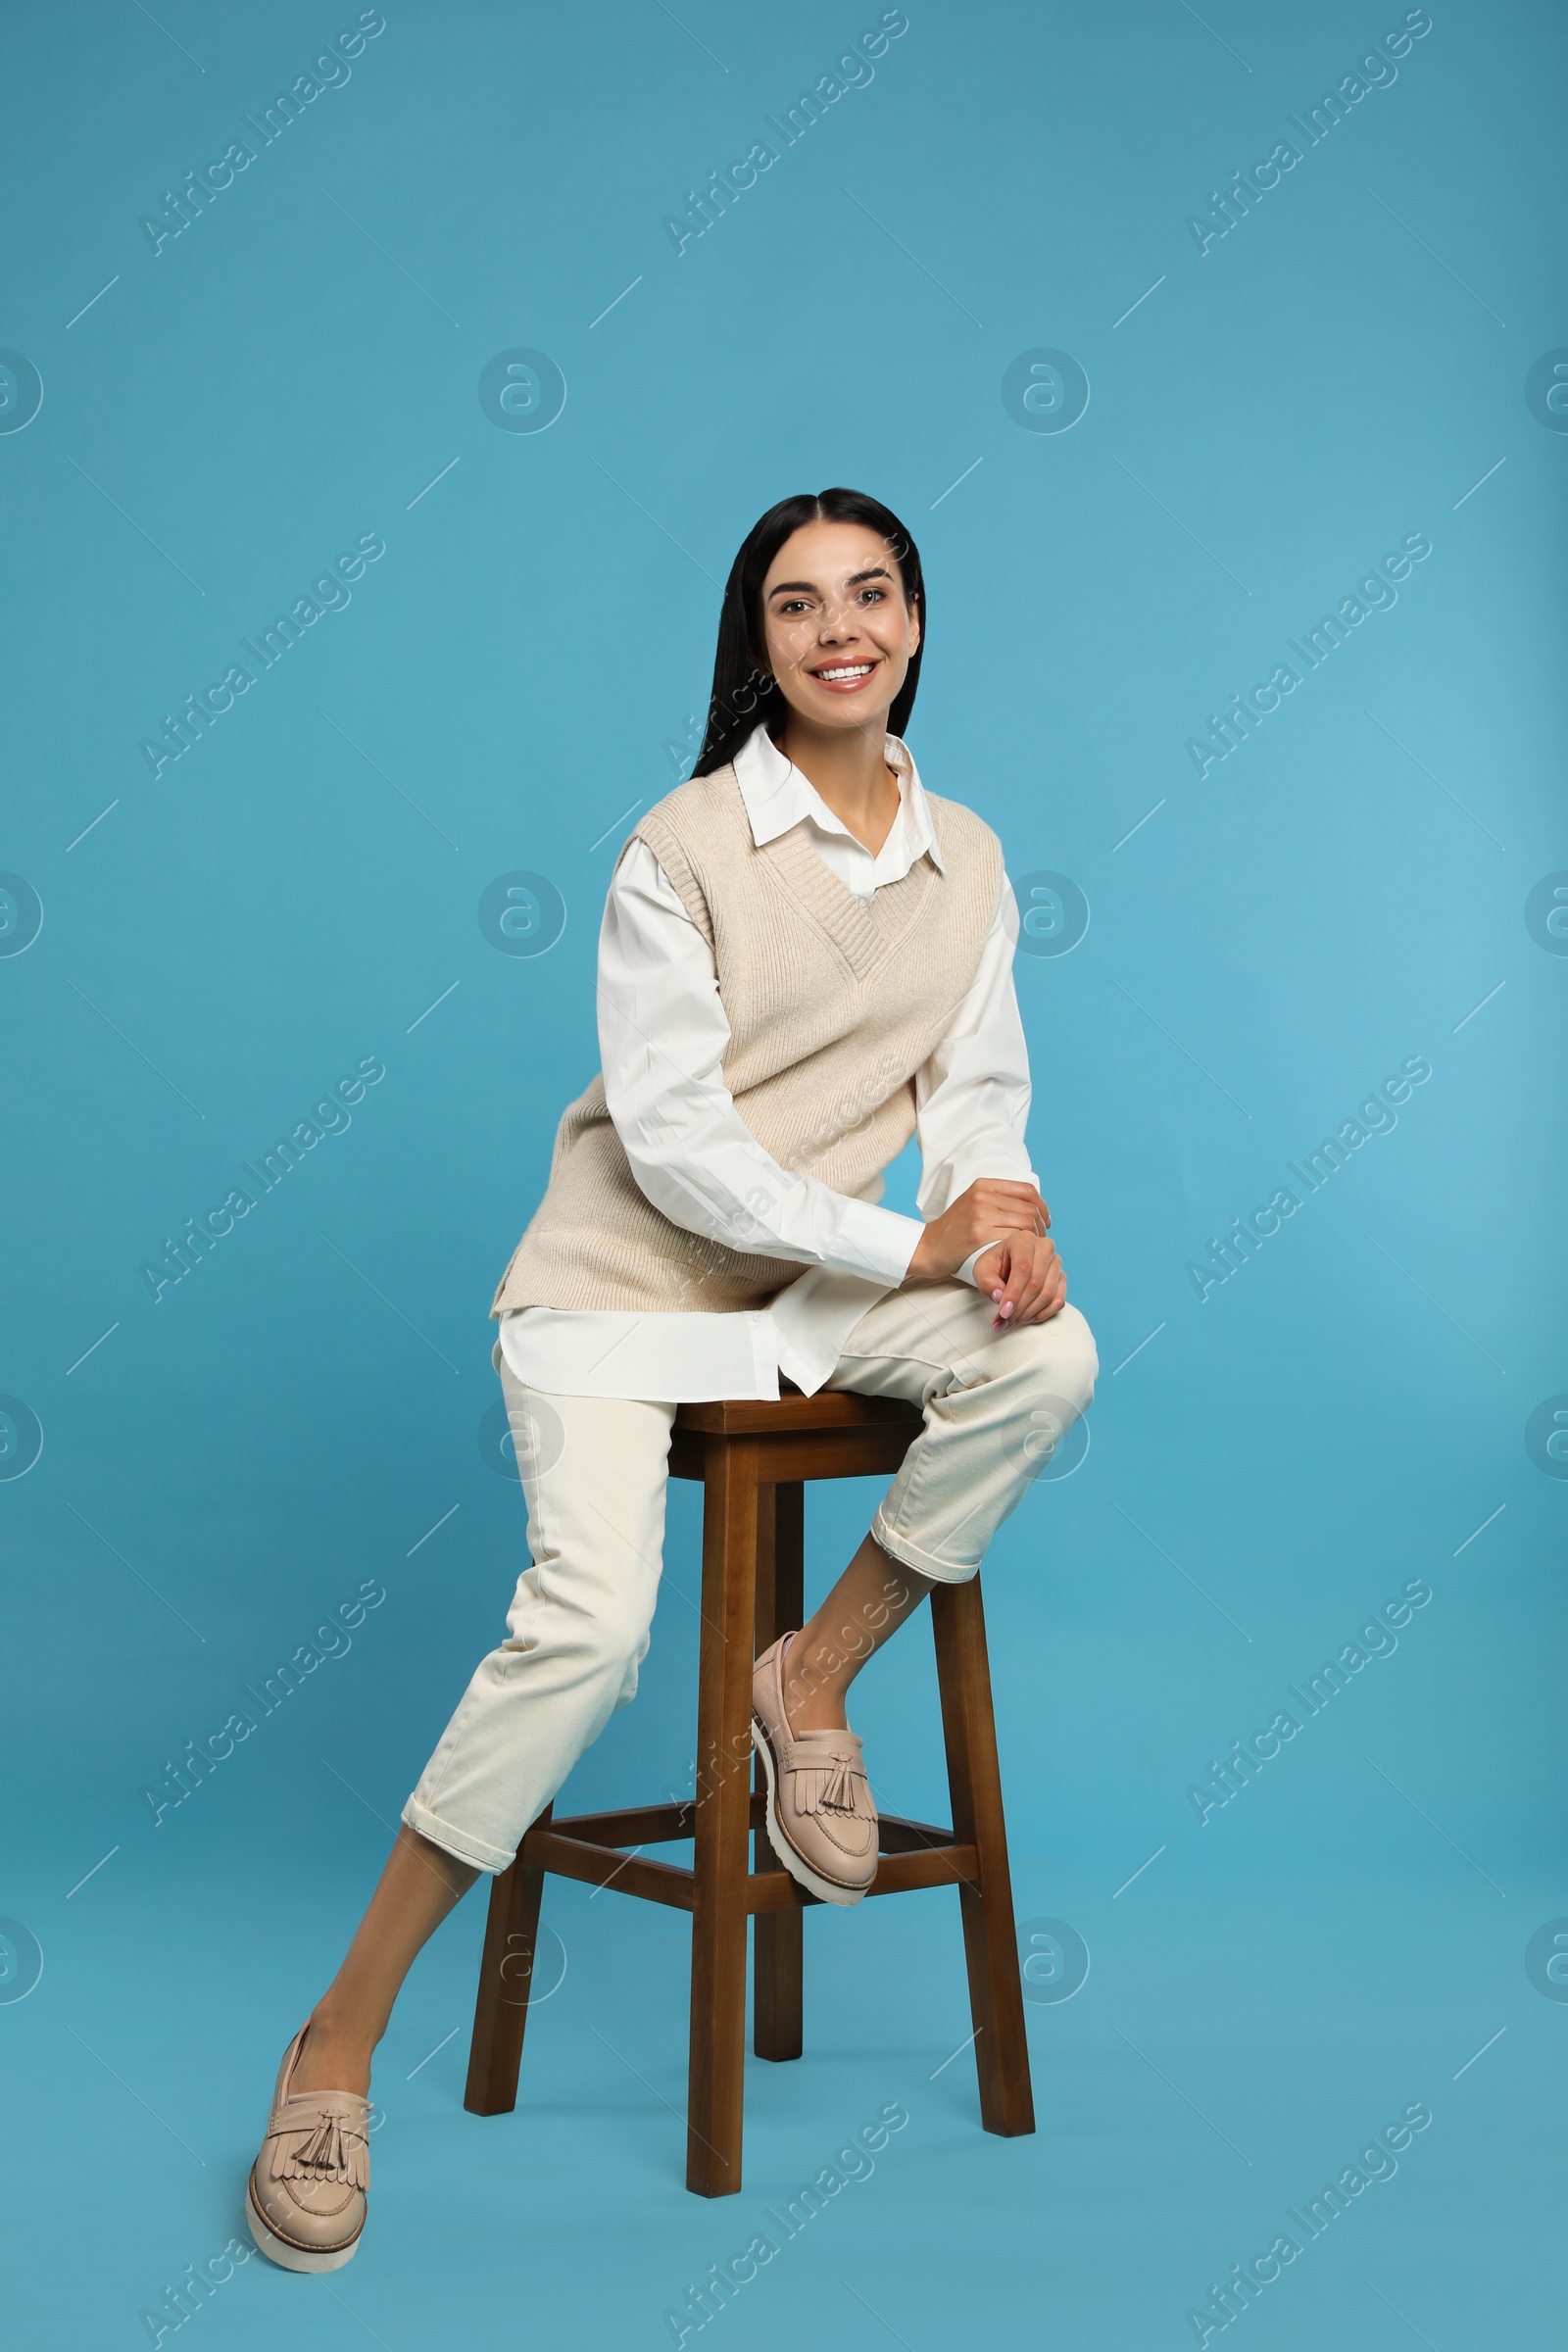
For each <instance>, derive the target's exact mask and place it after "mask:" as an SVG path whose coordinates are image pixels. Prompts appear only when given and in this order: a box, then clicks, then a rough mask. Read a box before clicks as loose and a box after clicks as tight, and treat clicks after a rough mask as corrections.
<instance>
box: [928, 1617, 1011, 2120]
mask: <svg viewBox="0 0 1568 2352" xmlns="http://www.w3.org/2000/svg"><path fill="white" fill-rule="evenodd" d="M931 1622H932V1629H933V1631H934V1633H935V1636H936V1648H937V1682H938V1687H939V1689H940V1691H941V1693H942V1728H943V1732H944V1734H945V1736H946V1740H947V1750H948V1787H949V1789H950V1791H951V1793H952V1797H953V1829H954V1835H955V1837H956V1838H957V1839H958V1840H959V1841H960V1843H964V1844H969V1843H972V1844H973V1846H974V1848H975V1850H976V1852H977V1853H978V1855H979V1857H980V1874H979V1875H980V1883H979V1886H978V1887H971V1886H967V1885H966V1886H963V1887H959V1889H958V1901H959V1906H960V1908H961V1911H962V1916H963V1951H964V1959H965V1961H966V1962H967V1964H968V1971H969V2009H970V2013H971V2015H972V2016H973V2019H974V2026H975V2044H974V2056H975V2069H976V2072H977V2073H978V2075H979V2078H980V2120H981V2122H982V2123H983V2124H984V2125H985V2128H986V2130H987V2131H998V2132H1001V2133H1002V2134H1003V2135H1004V2136H1005V2137H1009V2138H1010V2137H1012V2136H1013V2135H1015V2134H1016V2133H1019V2132H1023V2131H1033V2130H1034V2128H1035V2109H1034V2095H1033V2092H1032V2091H1031V2089H1030V2084H1029V2043H1028V2040H1027V2037H1026V2035H1025V2032H1024V2020H1023V1987H1022V1985H1021V1984H1020V1982H1019V1977H1018V1939H1017V1931H1016V1929H1015V1928H1014V1926H1013V1918H1012V1881H1011V1876H1010V1874H1009V1872H1008V1869H1007V1833H1006V1828H1005V1824H1004V1821H1003V1815H1002V1775H1001V1771H1000V1769H999V1767H998V1764H997V1728H996V1720H995V1718H994V1716H993V1714H992V1709H991V1668H990V1665H989V1663H988V1660H987V1656H986V1621H985V1612H984V1610H983V1608H982V1606H981V1601H980V1580H979V1578H978V1577H971V1578H970V1580H969V1581H968V1583H967V1584H962V1585H937V1586H934V1587H933V1589H932V1593H931Z"/></svg>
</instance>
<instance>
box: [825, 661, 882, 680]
mask: <svg viewBox="0 0 1568 2352" xmlns="http://www.w3.org/2000/svg"><path fill="white" fill-rule="evenodd" d="M816 674H817V676H818V677H819V678H831V679H839V678H868V677H869V676H870V674H871V664H870V662H848V663H846V664H845V666H844V667H843V668H841V669H819V670H818V671H817V673H816Z"/></svg>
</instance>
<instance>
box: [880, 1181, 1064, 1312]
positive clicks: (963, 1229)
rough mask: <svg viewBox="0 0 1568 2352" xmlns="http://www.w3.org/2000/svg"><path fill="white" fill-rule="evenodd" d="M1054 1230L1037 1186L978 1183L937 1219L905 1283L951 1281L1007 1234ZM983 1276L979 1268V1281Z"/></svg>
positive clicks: (920, 1244)
mask: <svg viewBox="0 0 1568 2352" xmlns="http://www.w3.org/2000/svg"><path fill="white" fill-rule="evenodd" d="M1050 1224H1051V1211H1050V1209H1049V1208H1048V1207H1047V1206H1046V1204H1045V1202H1044V1201H1042V1200H1041V1198H1040V1195H1039V1194H1038V1192H1036V1190H1035V1188H1034V1186H1033V1185H1032V1184H1021V1183H1019V1182H1018V1181H1017V1180H1016V1178H1013V1177H1007V1176H981V1177H977V1178H976V1180H975V1182H974V1183H973V1184H971V1185H970V1186H969V1187H968V1189H967V1191H965V1192H962V1193H960V1194H959V1195H958V1198H957V1199H956V1201H955V1202H954V1203H953V1206H952V1207H951V1208H949V1209H945V1210H944V1211H943V1213H942V1215H941V1216H940V1217H933V1218H932V1220H931V1222H930V1224H929V1225H928V1226H927V1227H926V1229H925V1231H924V1233H923V1234H922V1235H921V1236H920V1239H919V1241H918V1242H917V1243H916V1245H915V1251H914V1255H913V1256H912V1257H911V1258H910V1260H909V1269H908V1273H907V1275H906V1277H905V1279H906V1281H909V1282H943V1281H946V1280H947V1279H948V1278H949V1277H950V1276H952V1275H954V1274H956V1272H957V1271H958V1268H959V1267H960V1266H961V1265H962V1263H963V1261H964V1259H965V1258H966V1257H971V1256H972V1255H973V1254H974V1252H975V1250H978V1249H979V1248H980V1247H981V1245H982V1244H983V1243H985V1242H994V1241H996V1240H997V1239H998V1238H999V1237H1000V1236H1002V1235H1004V1234H1006V1235H1011V1234H1023V1235H1043V1234H1044V1233H1045V1232H1046V1231H1047V1229H1048V1228H1049V1226H1050ZM989 1254H990V1253H989V1252H988V1253H987V1258H982V1259H981V1261H980V1264H981V1265H983V1264H985V1263H987V1261H988V1258H989ZM979 1272H980V1266H979V1265H977V1266H976V1267H975V1275H976V1278H977V1279H978V1276H979ZM981 1287H982V1289H984V1288H985V1287H986V1286H985V1285H983V1284H982V1286H981ZM1014 1311H1016V1310H1014ZM1009 1320H1011V1318H1010V1317H1009Z"/></svg>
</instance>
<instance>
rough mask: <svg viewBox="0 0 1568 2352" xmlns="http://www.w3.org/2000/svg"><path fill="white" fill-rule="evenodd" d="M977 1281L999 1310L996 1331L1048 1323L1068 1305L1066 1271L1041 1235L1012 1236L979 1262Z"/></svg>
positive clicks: (993, 1324)
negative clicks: (1023, 1325) (1026, 1324)
mask: <svg viewBox="0 0 1568 2352" xmlns="http://www.w3.org/2000/svg"><path fill="white" fill-rule="evenodd" d="M960 1262H961V1261H960ZM974 1279H975V1284H976V1287H977V1288H978V1290H979V1291H980V1294H981V1296H982V1297H983V1298H989V1299H991V1300H992V1302H993V1304H994V1305H995V1307H996V1310H997V1311H996V1316H995V1318H994V1320H993V1322H992V1326H991V1328H992V1330H993V1331H1012V1330H1014V1329H1015V1328H1016V1327H1017V1326H1018V1325H1019V1324H1021V1323H1049V1322H1050V1320H1051V1318H1052V1316H1053V1315H1059V1314H1060V1312H1061V1310H1062V1308H1063V1306H1064V1305H1065V1304H1066V1302H1067V1275H1066V1269H1065V1268H1064V1267H1063V1265H1062V1262H1061V1260H1060V1258H1059V1257H1058V1256H1057V1255H1056V1245H1055V1243H1054V1242H1052V1241H1047V1240H1046V1239H1045V1237H1044V1236H1043V1235H1041V1234H1035V1233H1009V1234H1008V1235H1007V1237H1006V1239H1005V1241H1001V1242H999V1243H998V1244H997V1246H996V1248H995V1249H994V1250H987V1251H986V1253H985V1255H984V1257H982V1258H979V1259H978V1260H977V1261H976V1263H975V1269H974Z"/></svg>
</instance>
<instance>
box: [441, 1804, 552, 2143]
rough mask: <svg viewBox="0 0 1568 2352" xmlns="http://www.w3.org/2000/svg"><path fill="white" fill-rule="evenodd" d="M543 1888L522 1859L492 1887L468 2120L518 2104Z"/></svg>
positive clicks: (471, 2049) (539, 1875)
mask: <svg viewBox="0 0 1568 2352" xmlns="http://www.w3.org/2000/svg"><path fill="white" fill-rule="evenodd" d="M549 1819H550V1807H549V1806H548V1805H546V1807H545V1809H544V1811H543V1812H542V1813H541V1814H540V1816H539V1819H538V1821H537V1822H536V1823H535V1824H534V1827H535V1828H536V1829H539V1828H543V1826H544V1825H545V1824H546V1823H547V1822H548V1821H549ZM544 1886H545V1874H544V1872H543V1871H542V1870H529V1869H527V1868H526V1867H525V1865H524V1863H523V1861H522V1858H521V1856H520V1855H519V1856H518V1858H517V1860H516V1861H515V1862H514V1863H513V1865H512V1867H511V1868H510V1870H504V1871H502V1872H501V1873H500V1875H499V1877H497V1878H496V1880H495V1881H494V1883H493V1884H492V1886H491V1888H490V1910H489V1913H488V1916H487V1917H486V1920H485V1926H484V1952H483V1956H482V1957H481V1959H480V1962H479V1995H478V1999H477V2000H476V2001H475V2003H474V2010H473V2039H472V2040H471V2041H470V2042H469V2044H468V2083H467V2088H466V2090H465V2092H464V2094H463V2104H464V2106H465V2107H466V2109H467V2110H468V2113H469V2114H470V2115H510V2114H511V2113H512V2110H513V2109H514V2107H515V2105H516V2104H517V2070H518V2068H519V2067H520V2065H521V2064H522V2035H523V2029H524V2027H525V2026H526V2025H527V2023H528V1994H529V1992H530V1991H531V1989H532V1987H533V1963H534V1951H535V1946H536V1944H537V1941H538V1936H539V1898H540V1896H541V1895H542V1894H543V1892H544Z"/></svg>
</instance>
